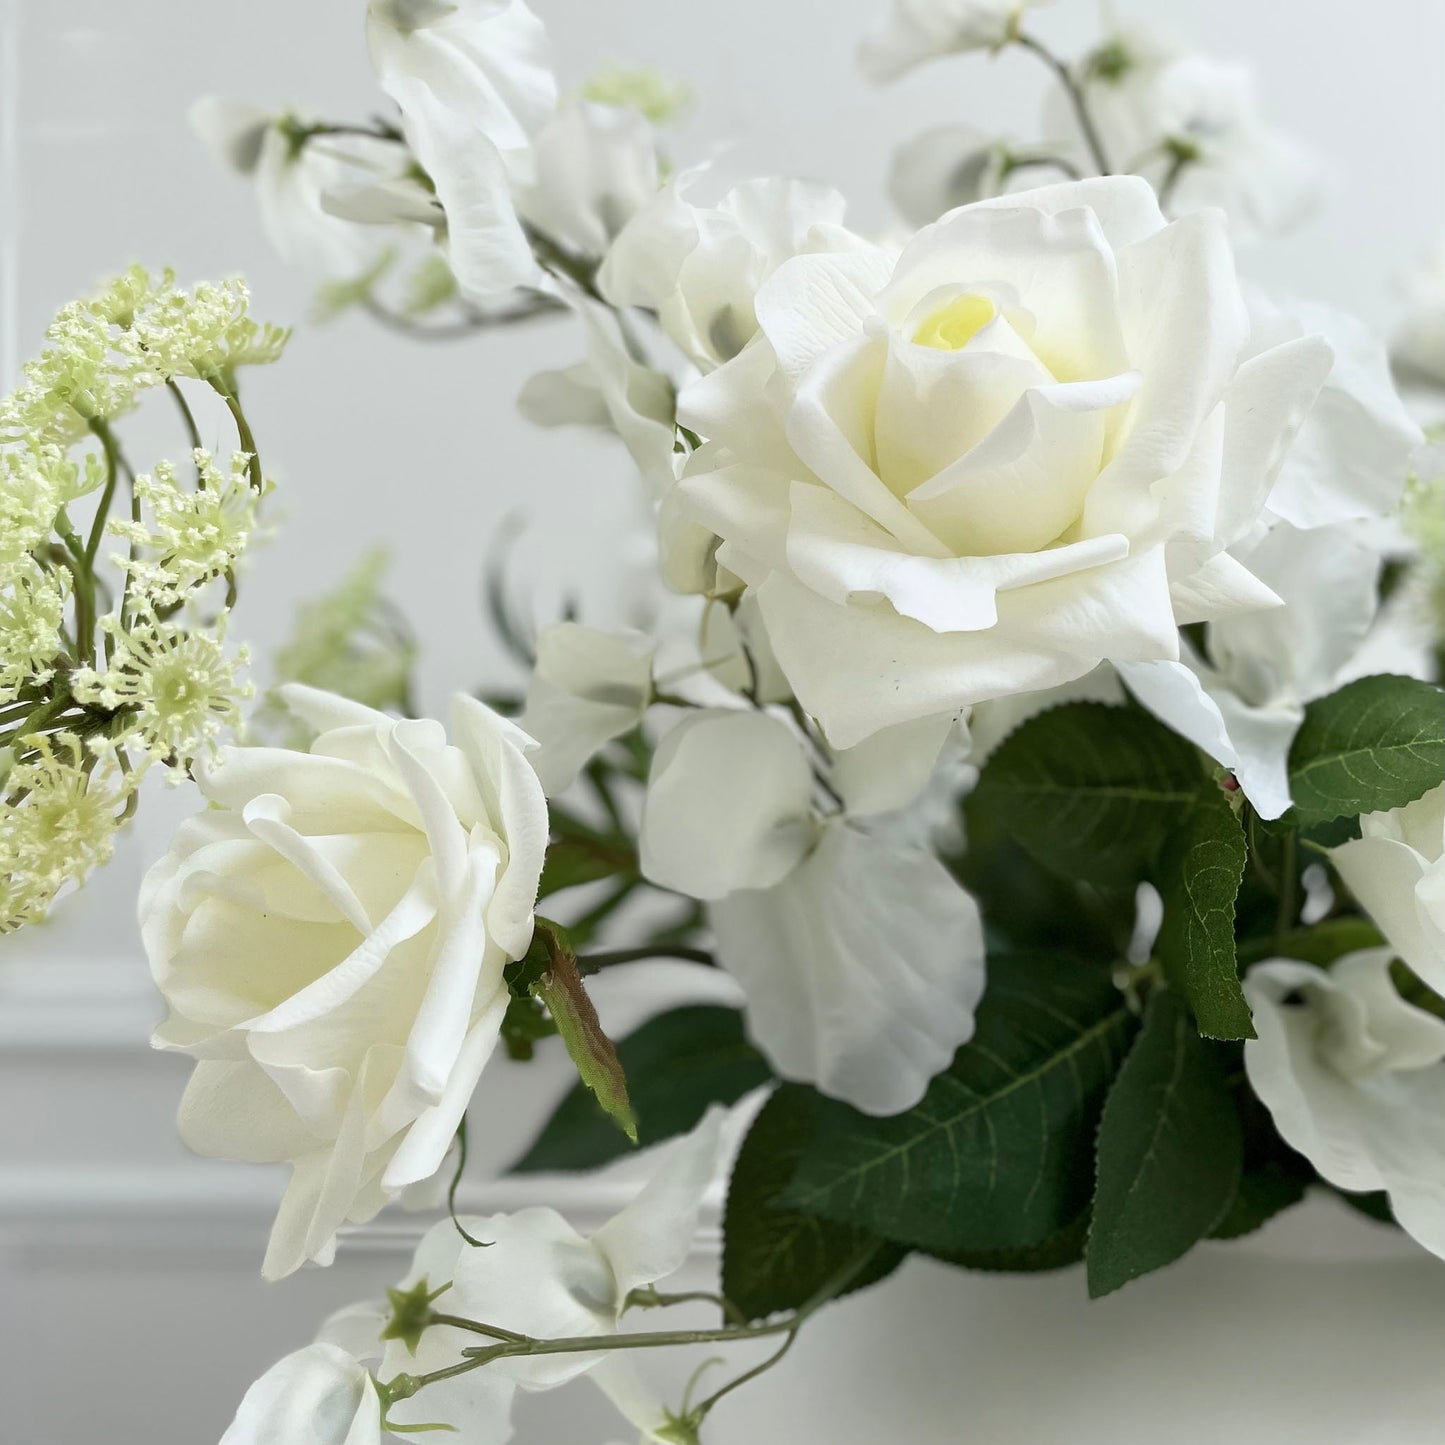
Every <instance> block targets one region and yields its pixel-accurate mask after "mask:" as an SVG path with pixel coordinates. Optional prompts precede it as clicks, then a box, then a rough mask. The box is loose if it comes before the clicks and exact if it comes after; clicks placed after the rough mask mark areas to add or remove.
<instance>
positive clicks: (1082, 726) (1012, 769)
mask: <svg viewBox="0 0 1445 1445" xmlns="http://www.w3.org/2000/svg"><path fill="white" fill-rule="evenodd" d="M1201 776H1202V767H1201V764H1200V761H1199V754H1198V753H1197V752H1196V751H1195V749H1194V748H1193V747H1192V746H1191V745H1190V744H1189V743H1187V742H1185V741H1184V740H1183V739H1182V738H1180V737H1178V736H1176V735H1175V734H1174V733H1172V732H1170V731H1169V729H1168V728H1166V727H1165V726H1163V724H1162V723H1158V722H1156V721H1155V720H1154V719H1153V718H1152V717H1150V716H1149V715H1148V714H1147V713H1146V712H1144V711H1143V709H1142V708H1137V707H1108V706H1106V705H1104V704H1102V703H1083V702H1081V703H1070V704H1067V705H1066V706H1064V707H1056V708H1053V709H1051V710H1050V711H1049V712H1046V713H1041V714H1040V715H1039V716H1038V717H1035V718H1031V719H1030V720H1029V721H1028V722H1026V723H1025V724H1024V725H1023V726H1022V727H1020V728H1019V729H1018V730H1017V731H1016V732H1014V733H1012V734H1011V735H1010V736H1009V738H1008V739H1007V740H1006V741H1005V742H1004V743H1003V744H1002V745H1001V746H1000V747H999V749H998V750H997V751H996V752H995V753H994V755H993V756H992V757H991V758H990V759H989V761H988V763H987V764H986V765H985V767H984V770H983V776H982V777H981V778H980V780H979V784H978V789H977V793H976V798H977V805H978V806H979V807H981V808H984V809H987V810H988V811H990V812H992V813H994V814H995V815H996V816H997V817H999V818H1001V819H1002V820H1003V821H1004V825H1005V826H1006V827H1007V828H1008V830H1009V831H1010V832H1011V833H1012V834H1013V836H1014V837H1015V838H1016V839H1017V840H1018V842H1019V843H1021V844H1022V845H1023V846H1024V848H1026V849H1027V850H1028V852H1029V853H1031V854H1032V855H1033V856H1034V857H1035V858H1037V859H1038V861H1039V862H1040V863H1042V864H1044V865H1045V867H1048V868H1052V869H1053V870H1054V871H1055V872H1057V873H1061V874H1063V875H1064V876H1065V877H1068V878H1084V879H1088V880H1089V881H1091V882H1095V883H1102V884H1129V883H1134V882H1137V881H1138V879H1139V878H1140V877H1142V876H1143V873H1144V871H1145V870H1146V868H1147V866H1148V864H1149V863H1150V862H1151V861H1152V859H1153V858H1154V856H1155V854H1156V853H1157V851H1158V849H1159V847H1160V845H1161V844H1162V843H1163V841H1164V838H1165V837H1166V835H1167V834H1168V832H1169V830H1170V828H1171V827H1173V826H1175V825H1176V824H1177V823H1178V821H1179V816H1180V813H1181V811H1183V810H1187V809H1188V808H1190V807H1191V806H1192V805H1193V803H1194V800H1195V798H1196V796H1197V795H1198V792H1199V784H1200V779H1201Z"/></svg>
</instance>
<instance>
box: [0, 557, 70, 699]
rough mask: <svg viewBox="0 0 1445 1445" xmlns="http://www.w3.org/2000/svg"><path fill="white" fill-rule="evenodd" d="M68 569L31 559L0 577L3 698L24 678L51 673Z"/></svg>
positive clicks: (44, 677)
mask: <svg viewBox="0 0 1445 1445" xmlns="http://www.w3.org/2000/svg"><path fill="white" fill-rule="evenodd" d="M27 560H28V559H27ZM69 575H70V574H69V573H67V572H47V571H45V570H44V569H43V568H42V567H40V566H39V565H38V564H36V563H35V562H33V561H29V562H28V566H24V567H22V568H17V569H16V571H15V572H14V573H13V574H12V575H9V576H5V577H0V701H8V700H9V699H10V698H11V697H13V696H14V692H15V689H16V688H18V687H21V686H23V685H24V684H26V683H37V684H38V683H44V682H48V681H49V680H50V678H51V677H52V676H53V674H54V671H55V657H56V654H57V653H58V652H59V651H60V647H61V639H60V629H61V625H62V623H63V622H64V619H65V602H66V598H67V596H68V595H69V587H68V585H67V581H66V579H67V578H68V577H69Z"/></svg>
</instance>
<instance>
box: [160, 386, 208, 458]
mask: <svg viewBox="0 0 1445 1445" xmlns="http://www.w3.org/2000/svg"><path fill="white" fill-rule="evenodd" d="M166 390H167V391H168V392H170V394H171V395H172V396H173V397H174V398H175V402H176V406H177V407H178V408H179V410H180V413H181V423H182V425H183V426H184V427H185V429H186V436H187V438H188V439H189V440H190V443H191V450H192V451H193V452H198V451H201V450H203V448H202V446H201V429H200V427H198V426H197V425H196V414H195V413H194V412H193V411H192V410H191V404H190V403H189V402H188V401H187V400H186V394H185V392H183V391H182V390H181V388H180V385H179V384H178V383H177V381H176V379H175V377H173V376H172V377H167V378H166Z"/></svg>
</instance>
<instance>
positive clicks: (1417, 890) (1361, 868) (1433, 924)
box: [1331, 786, 1445, 994]
mask: <svg viewBox="0 0 1445 1445" xmlns="http://www.w3.org/2000/svg"><path fill="white" fill-rule="evenodd" d="M1331 862H1333V863H1334V865H1335V868H1336V870H1337V871H1338V873H1339V875H1340V877H1341V878H1343V879H1344V881H1345V885H1346V887H1348V888H1349V890H1350V892H1351V893H1353V894H1354V895H1355V897H1356V898H1357V899H1359V901H1360V906H1361V907H1362V908H1364V910H1365V911H1366V912H1367V913H1368V914H1369V915H1370V917H1371V918H1373V919H1374V920H1375V923H1376V924H1377V925H1378V926H1379V929H1380V932H1381V933H1383V934H1384V935H1385V938H1386V939H1387V941H1388V942H1389V944H1390V946H1391V947H1392V948H1393V949H1394V950H1395V951H1396V952H1397V953H1398V954H1399V955H1400V957H1401V958H1403V959H1404V960H1405V962H1406V963H1408V964H1409V965H1410V967H1411V968H1412V969H1413V970H1414V971H1415V972H1416V973H1417V974H1419V976H1420V977H1421V978H1422V979H1423V980H1424V981H1425V982H1426V983H1427V984H1429V985H1430V987H1431V988H1433V989H1434V990H1435V991H1436V993H1440V994H1445V786H1441V787H1438V788H1434V789H1432V790H1431V791H1430V792H1428V793H1426V794H1425V796H1424V797H1423V798H1417V799H1416V800H1415V801H1414V802H1413V803H1407V804H1406V805H1405V806H1404V807H1403V808H1396V809H1394V810H1393V811H1392V812H1388V813H1366V814H1365V815H1364V817H1362V818H1361V819H1360V837H1358V838H1356V839H1354V840H1353V841H1351V842H1349V843H1345V844H1343V845H1342V846H1340V847H1338V848H1336V849H1335V850H1334V853H1333V854H1332V856H1331Z"/></svg>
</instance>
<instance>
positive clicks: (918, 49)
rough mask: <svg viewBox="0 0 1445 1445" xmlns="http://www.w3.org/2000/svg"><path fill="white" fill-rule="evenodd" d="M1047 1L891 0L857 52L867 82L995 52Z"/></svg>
mask: <svg viewBox="0 0 1445 1445" xmlns="http://www.w3.org/2000/svg"><path fill="white" fill-rule="evenodd" d="M1051 3H1052V0H891V3H890V5H889V9H888V14H887V16H886V17H885V19H884V20H883V23H882V24H881V25H879V26H878V28H877V29H876V30H874V31H873V33H872V34H871V35H869V36H868V37H867V39H865V40H864V42H863V43H862V45H860V46H859V47H858V67H859V69H860V70H862V72H863V74H864V75H866V76H867V77H868V79H869V80H872V81H874V82H876V83H877V84H880V85H881V84H884V83H885V82H887V81H890V80H897V79H898V78H899V76H901V75H905V74H907V72H908V71H910V70H912V69H913V68H914V66H916V65H922V64H923V62H924V61H926V60H932V59H934V58H935V57H937V56H942V55H956V54H958V53H959V52H961V51H967V50H997V49H998V48H999V47H1000V46H1003V45H1007V44H1008V43H1009V41H1010V40H1012V39H1013V37H1014V34H1015V32H1016V30H1017V28H1018V24H1019V20H1020V18H1021V17H1022V15H1023V12H1024V11H1025V10H1028V9H1030V8H1033V7H1036V6H1039V5H1048V4H1051Z"/></svg>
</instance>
